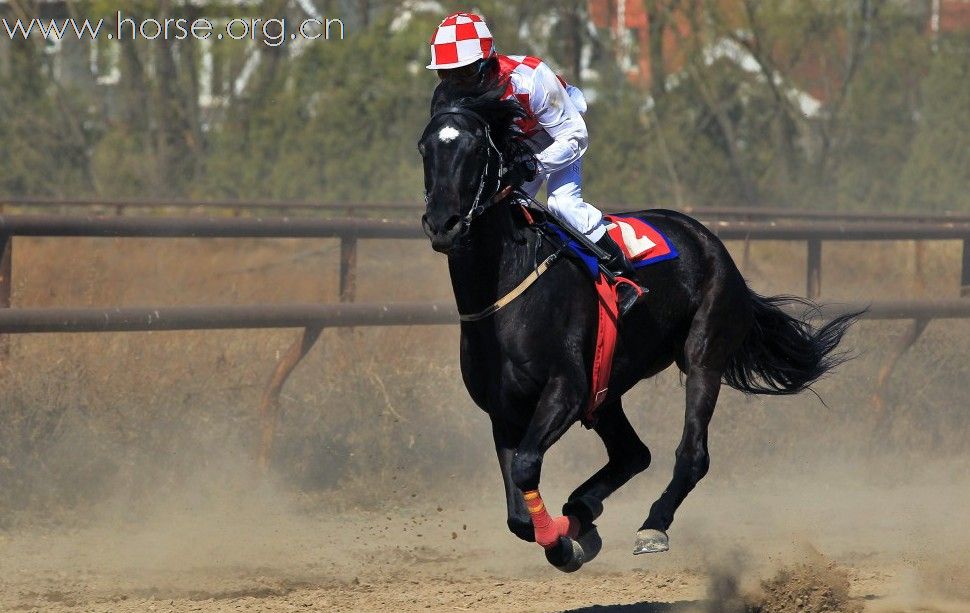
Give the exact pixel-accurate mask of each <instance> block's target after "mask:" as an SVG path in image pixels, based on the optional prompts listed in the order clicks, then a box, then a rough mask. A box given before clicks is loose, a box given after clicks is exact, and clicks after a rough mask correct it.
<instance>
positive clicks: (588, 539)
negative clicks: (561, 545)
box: [576, 526, 603, 564]
mask: <svg viewBox="0 0 970 613" xmlns="http://www.w3.org/2000/svg"><path fill="white" fill-rule="evenodd" d="M576 542H577V543H579V546H580V547H581V548H582V549H583V564H585V563H586V562H591V561H592V560H593V558H595V557H596V556H598V555H599V553H600V549H602V548H603V539H601V538H600V533H599V530H597V529H596V526H593V527H591V528H590V529H589V530H587V531H586V532H584V533H582V534H580V535H579V538H577V539H576Z"/></svg>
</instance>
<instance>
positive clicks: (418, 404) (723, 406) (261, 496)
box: [0, 239, 970, 613]
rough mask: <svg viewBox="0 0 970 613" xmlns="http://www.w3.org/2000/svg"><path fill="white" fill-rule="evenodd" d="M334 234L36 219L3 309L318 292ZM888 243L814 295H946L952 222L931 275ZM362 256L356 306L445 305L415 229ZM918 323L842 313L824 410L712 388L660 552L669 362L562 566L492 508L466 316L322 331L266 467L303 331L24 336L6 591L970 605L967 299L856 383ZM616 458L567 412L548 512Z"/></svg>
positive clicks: (836, 264)
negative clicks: (194, 235)
mask: <svg viewBox="0 0 970 613" xmlns="http://www.w3.org/2000/svg"><path fill="white" fill-rule="evenodd" d="M334 247H335V246H334V245H330V244H329V243H327V244H325V245H324V247H323V248H320V245H318V244H316V243H314V244H312V245H311V244H309V243H306V242H300V241H279V242H272V241H263V242H260V241H122V240H105V241H64V240H59V239H52V240H23V241H20V242H19V243H18V245H17V252H16V256H15V257H16V262H17V263H16V265H15V274H14V279H15V294H14V304H16V305H19V306H34V305H36V306H55V305H65V306H68V305H70V306H83V305H114V304H127V305H135V304H152V303H158V304H192V303H209V304H212V303H224V302H236V303H240V304H245V303H253V302H267V301H273V300H288V301H300V300H320V299H322V300H330V299H332V297H333V295H334V294H335V289H334V285H335V281H336V280H335V270H336V266H335V260H336V251H335V248H334ZM800 249H802V247H801V246H789V245H755V246H754V248H753V249H752V254H751V262H752V263H751V265H750V268H749V269H748V270H745V271H744V272H745V274H746V276H747V278H748V279H749V280H750V281H751V282H752V285H753V286H754V287H755V288H756V289H758V290H759V291H761V292H763V293H778V292H795V293H797V292H798V291H799V290H800V289H801V286H802V284H803V280H802V278H801V277H800V275H799V274H798V273H799V272H800V271H801V264H800V263H799V262H800V261H799V260H798V258H799V257H803V254H802V253H801V251H800ZM118 253H125V254H126V257H124V258H117V257H116V254H118ZM899 253H900V250H899V248H898V246H896V247H889V246H886V247H883V246H870V245H866V246H864V248H863V247H859V246H851V245H846V246H841V245H839V246H835V247H833V248H831V249H829V248H828V247H826V252H825V254H826V262H825V266H826V271H831V272H827V273H826V277H825V281H824V282H825V285H824V286H823V287H824V288H825V291H826V292H827V293H826V295H827V296H835V297H839V298H846V299H859V298H871V297H875V298H893V297H895V298H899V297H905V296H915V295H916V294H915V292H914V291H913V288H914V287H915V288H917V289H919V291H920V292H921V293H920V294H919V295H923V296H948V295H951V294H952V292H953V291H954V288H955V287H956V280H957V278H958V261H959V260H958V257H957V256H958V253H959V246H958V245H944V246H940V247H934V248H932V249H930V250H929V253H928V256H927V269H926V278H925V279H921V280H920V279H917V280H914V278H913V271H912V270H911V269H910V268H908V267H907V264H906V263H905V262H904V261H903V262H901V261H900V258H899ZM200 262H204V263H205V264H204V266H200V265H199V263H200ZM360 265H361V277H360V278H361V279H362V285H361V288H360V299H361V300H375V299H380V298H382V297H384V298H387V297H391V298H394V299H398V300H430V299H448V298H449V289H448V286H447V274H446V272H445V271H444V266H443V261H442V260H440V259H438V258H434V256H433V255H431V254H429V253H428V250H427V247H426V245H424V244H419V243H418V242H411V243H408V244H407V245H399V244H397V243H395V244H394V245H393V246H392V245H388V246H386V247H385V246H383V245H382V250H381V251H380V252H377V251H376V250H368V249H366V248H365V249H364V251H363V252H362V254H361V257H360ZM887 270H889V271H893V272H894V274H891V275H887V274H886V271H887ZM399 276H400V278H404V279H407V280H408V282H407V283H401V282H400V278H398V277H399ZM122 279H123V280H126V281H125V282H123V283H122V282H120V281H119V280H122ZM388 294H390V296H388ZM904 326H905V324H903V323H864V324H861V325H860V326H858V327H856V328H854V329H853V331H852V332H851V333H850V335H849V337H848V340H847V343H848V348H850V349H851V350H852V351H853V352H854V353H855V354H856V356H857V357H856V359H854V360H853V361H851V362H850V363H849V364H847V365H846V366H845V367H843V368H842V369H841V370H840V371H839V373H837V374H836V375H835V376H833V377H832V378H830V379H828V380H826V381H823V382H821V383H820V384H819V385H818V386H817V390H816V391H817V392H818V393H819V396H820V397H821V399H822V400H823V401H824V403H823V402H820V401H819V398H818V397H816V396H813V395H811V394H803V395H801V396H797V397H793V398H747V397H744V396H742V395H740V394H737V393H735V392H731V391H729V390H725V391H724V392H722V396H721V401H720V403H719V407H718V411H717V413H716V415H715V418H714V422H713V424H712V430H711V453H712V467H711V471H710V473H709V474H708V476H707V477H706V478H705V479H704V481H702V483H701V484H700V485H699V486H698V488H697V490H696V491H695V492H693V493H692V494H691V495H690V496H689V497H688V499H687V501H686V502H685V504H684V506H683V507H682V509H681V510H680V512H679V513H678V516H677V518H676V520H675V523H674V526H673V528H672V530H671V532H670V537H671V546H672V549H671V551H670V552H668V553H665V554H657V555H653V556H639V557H633V556H632V555H631V554H630V550H631V547H632V540H633V534H634V531H635V530H636V528H637V527H638V526H639V525H640V523H641V521H642V519H643V517H644V516H645V515H646V513H647V510H648V507H649V505H650V503H651V502H652V501H653V500H654V499H655V498H656V497H657V495H658V494H659V493H660V492H661V491H662V489H663V487H664V486H665V485H666V482H667V480H668V479H669V476H670V470H671V464H672V462H671V460H672V456H673V450H674V448H675V447H676V444H677V441H678V439H679V435H680V427H681V422H682V406H683V387H682V385H681V382H680V380H679V378H678V376H677V374H676V373H673V372H671V373H665V374H664V375H662V376H660V377H658V378H656V379H654V380H652V381H648V382H645V383H644V384H642V385H640V386H638V388H637V389H636V390H634V391H633V392H631V394H630V395H629V402H628V403H627V404H626V407H627V412H628V414H629V415H630V417H631V420H632V422H633V424H634V426H635V427H636V428H637V430H638V431H639V432H640V434H641V435H642V436H643V438H644V440H645V441H646V442H647V443H648V444H649V445H650V448H651V450H652V452H653V457H654V463H653V465H652V466H651V468H650V469H649V470H648V471H647V472H646V473H644V474H643V475H640V476H639V477H637V478H636V479H634V480H633V481H632V482H631V483H630V484H629V485H627V486H626V487H625V488H624V489H623V490H621V491H620V492H619V493H618V494H617V495H616V496H614V497H613V498H611V499H610V500H609V501H608V502H607V505H606V512H605V514H604V516H603V518H602V520H601V521H600V522H599V523H600V531H601V534H602V536H603V540H604V548H603V552H602V554H601V555H600V557H599V558H598V559H597V560H595V561H593V562H592V563H590V564H589V565H587V566H586V567H584V568H583V569H582V570H581V571H580V572H579V573H576V574H574V575H563V574H561V573H559V572H558V571H556V570H554V569H552V568H551V567H549V566H548V565H547V564H546V563H545V560H544V558H543V556H542V552H541V551H540V550H539V548H538V547H536V546H535V545H534V544H527V543H522V542H519V541H518V540H516V539H515V538H514V537H513V536H512V535H510V534H509V533H508V531H507V530H506V528H505V517H504V505H503V501H502V496H501V485H500V481H499V476H498V470H497V467H496V466H495V460H494V455H493V451H492V449H491V443H490V440H489V427H488V423H487V420H486V419H485V417H484V416H483V415H482V414H481V413H480V412H479V411H478V410H477V409H475V408H474V407H473V406H471V403H470V401H469V400H468V398H467V394H466V393H465V392H464V389H463V387H462V384H461V379H460V375H459V373H458V370H457V364H456V359H455V357H456V355H455V354H456V345H457V334H456V330H454V329H450V328H449V329H445V328H435V329H429V328H423V329H422V328H400V329H386V330H356V331H340V332H338V331H328V332H326V333H325V334H324V337H323V339H322V341H321V344H320V346H319V347H317V348H315V349H314V351H313V352H311V354H310V355H309V356H308V357H307V360H306V361H305V362H304V364H302V365H301V366H300V368H299V369H298V370H297V372H296V373H295V374H294V377H293V379H292V380H291V381H290V383H289V384H288V386H287V388H286V390H285V391H284V398H283V407H284V412H285V413H284V421H283V423H282V424H281V428H280V431H279V432H278V436H277V447H276V452H275V456H274V465H273V470H272V472H271V473H270V475H268V476H267V477H266V478H265V479H260V478H257V477H256V476H255V471H254V469H253V467H252V463H251V458H250V454H251V451H252V449H253V446H254V445H253V442H254V435H255V431H256V430H255V426H256V416H255V407H256V402H257V400H258V396H259V392H260V389H261V385H262V383H263V381H264V380H265V378H266V376H267V375H268V373H269V370H270V368H271V366H272V363H273V359H274V357H275V356H276V355H278V352H279V351H281V350H283V349H285V347H286V346H287V344H288V343H289V342H291V341H292V339H293V336H294V335H293V332H292V331H283V332H253V331H239V332H213V333H201V332H200V333H159V334H156V333H151V334H131V335H124V334H106V335H49V336H44V335H32V336H23V337H18V338H14V339H11V341H10V356H9V358H6V359H4V360H3V363H2V376H3V386H2V388H0V407H2V410H3V415H4V419H3V420H0V492H2V495H0V611H8V610H9V611H54V612H59V611H110V612H128V611H131V612H134V611H203V612H205V611H237V610H252V611H257V610H270V611H276V610H280V611H287V610H298V611H303V610H315V611H331V610H338V611H345V610H362V611H387V610H390V611H402V612H403V611H427V610H446V611H447V610H454V611H461V610H477V611H562V610H566V611H577V610H578V611H614V612H618V611H622V612H626V611H630V612H633V611H646V612H668V611H678V612H680V611H730V612H734V611H756V610H760V611H777V612H780V613H795V612H796V611H797V612H803V613H812V612H820V611H847V612H848V611H858V610H865V611H899V612H902V611H933V612H938V611H939V612H943V611H946V612H949V611H954V612H956V611H961V612H965V611H970V588H968V586H970V553H968V552H970V527H968V524H970V522H968V521H967V519H968V514H967V511H966V509H967V508H970V505H968V503H970V470H968V469H970V456H968V441H970V436H968V433H970V414H968V413H967V410H966V409H967V407H966V399H967V397H968V387H967V381H968V380H970V364H968V361H967V359H966V346H967V342H968V340H970V322H965V321H960V322H934V323H932V324H930V326H929V328H928V329H927V332H926V333H925V335H924V337H923V338H922V339H921V340H920V342H919V343H918V344H917V346H916V347H914V348H913V350H912V351H911V352H910V353H909V354H907V356H905V357H904V358H903V359H902V360H901V361H900V364H899V368H898V371H897V374H896V375H895V376H894V379H893V380H892V384H891V386H890V388H889V390H888V396H887V401H888V402H887V407H888V408H887V409H886V413H884V414H879V413H877V412H874V411H873V409H872V408H871V406H870V404H869V395H870V393H871V389H872V387H871V386H872V382H873V379H874V376H875V373H876V372H877V370H878V367H879V365H880V364H881V360H882V358H883V356H884V349H885V348H886V347H887V346H890V345H891V344H892V343H893V342H894V341H895V339H896V337H897V336H898V334H900V333H901V331H902V330H903V328H904ZM603 457H604V455H603V453H602V446H601V445H600V443H599V442H598V441H597V440H596V437H595V436H594V435H592V434H591V433H589V432H587V431H585V430H582V429H581V428H578V427H577V428H574V429H573V430H572V431H570V432H569V433H568V434H567V436H566V437H565V439H564V440H563V441H562V442H561V443H560V444H557V446H556V447H554V449H553V450H552V452H550V454H549V456H548V458H547V461H546V464H545V468H544V471H543V495H544V498H546V500H547V501H548V502H549V504H550V506H553V507H558V505H559V504H561V502H562V501H563V500H564V499H565V497H566V496H567V495H568V494H569V492H570V491H571V488H572V487H575V486H576V485H577V484H578V483H580V482H581V481H582V480H583V479H585V478H586V477H587V476H588V475H589V474H591V473H592V471H593V470H594V469H595V468H597V467H598V466H599V465H600V464H601V463H602V461H603Z"/></svg>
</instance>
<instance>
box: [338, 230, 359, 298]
mask: <svg viewBox="0 0 970 613" xmlns="http://www.w3.org/2000/svg"><path fill="white" fill-rule="evenodd" d="M356 294H357V237H356V236H341V237H340V302H353V301H354V296H355V295H356Z"/></svg>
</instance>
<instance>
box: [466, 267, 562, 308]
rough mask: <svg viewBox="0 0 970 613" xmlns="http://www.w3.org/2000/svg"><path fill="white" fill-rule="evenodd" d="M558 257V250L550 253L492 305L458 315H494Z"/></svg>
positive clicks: (533, 281)
mask: <svg viewBox="0 0 970 613" xmlns="http://www.w3.org/2000/svg"><path fill="white" fill-rule="evenodd" d="M558 258H559V252H558V251H557V252H555V253H553V254H552V255H550V256H549V257H547V258H546V259H545V260H543V261H542V263H541V264H539V265H538V266H536V269H535V270H533V271H532V272H530V273H529V276H527V277H526V278H525V279H522V283H519V284H518V285H517V286H515V289H513V290H512V291H511V292H509V293H507V294H505V295H504V296H502V297H501V298H499V299H498V300H496V301H495V302H494V303H492V305H491V306H490V307H488V308H486V309H484V310H481V311H479V312H477V313H470V314H466V315H458V319H459V320H461V321H479V320H480V319H485V318H486V317H488V316H489V315H494V314H495V312H496V311H498V310H499V309H501V308H502V307H504V306H505V305H507V304H508V303H510V302H512V301H513V300H515V299H516V298H518V297H519V296H520V295H522V292H524V291H525V290H527V289H529V286H531V285H532V284H533V283H535V282H536V280H537V279H538V278H539V277H541V276H542V273H544V272H546V271H547V270H549V267H550V266H552V265H553V263H555V261H556V259H558Z"/></svg>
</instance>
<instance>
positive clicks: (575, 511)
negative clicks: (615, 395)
mask: <svg viewBox="0 0 970 613" xmlns="http://www.w3.org/2000/svg"><path fill="white" fill-rule="evenodd" d="M593 430H594V431H595V432H596V434H598V435H599V437H600V439H602V441H603V445H605V446H606V454H607V457H608V459H607V462H606V464H605V465H604V466H603V467H602V468H600V469H599V470H598V471H596V473H595V474H593V476H592V477H590V478H589V479H587V480H586V481H585V482H584V483H583V484H582V485H580V486H579V487H577V488H576V490H575V491H574V492H573V493H572V494H570V495H569V500H568V501H567V502H566V504H565V505H563V508H562V513H563V515H572V516H574V517H576V518H577V519H579V521H580V526H581V527H580V532H581V533H582V532H585V531H586V530H587V529H588V528H589V527H591V526H592V523H593V521H594V520H595V519H596V518H597V517H599V515H600V513H602V512H603V501H604V500H605V499H606V498H607V497H608V496H609V495H610V494H612V493H613V492H615V491H616V490H618V489H619V488H620V487H622V486H623V484H625V483H626V482H627V481H629V480H630V479H632V478H633V477H634V476H635V475H637V474H639V473H641V472H643V471H644V470H646V469H647V467H648V466H650V450H649V449H647V446H646V445H644V444H643V441H641V440H640V437H639V436H637V433H636V431H635V430H634V429H633V426H631V425H630V421H629V420H628V419H627V417H626V414H625V413H624V412H623V406H622V404H621V403H620V401H619V399H617V400H616V401H615V402H611V403H609V404H606V405H603V406H601V407H600V408H599V419H598V420H597V422H596V425H595V426H593Z"/></svg>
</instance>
